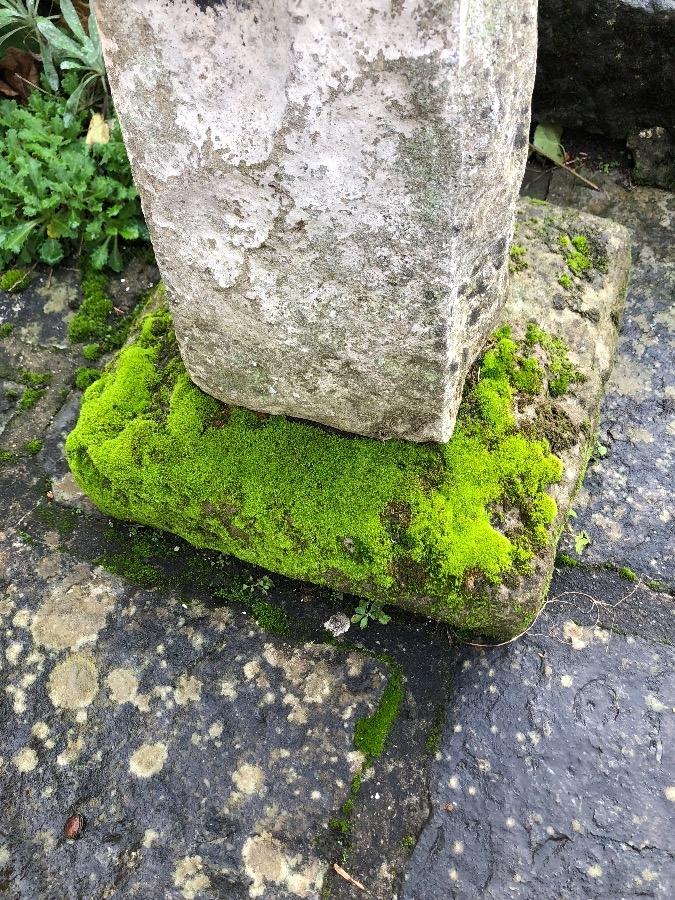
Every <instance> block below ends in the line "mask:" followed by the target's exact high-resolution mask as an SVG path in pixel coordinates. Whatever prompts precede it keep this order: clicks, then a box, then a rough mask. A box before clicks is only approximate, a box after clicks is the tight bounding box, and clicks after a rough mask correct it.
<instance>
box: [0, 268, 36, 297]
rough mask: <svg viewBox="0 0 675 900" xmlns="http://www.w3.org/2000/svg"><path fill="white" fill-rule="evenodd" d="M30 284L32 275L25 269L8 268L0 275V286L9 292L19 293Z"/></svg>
mask: <svg viewBox="0 0 675 900" xmlns="http://www.w3.org/2000/svg"><path fill="white" fill-rule="evenodd" d="M29 284H30V275H29V274H28V272H26V270H25V269H8V270H7V271H6V272H3V273H2V275H0V288H1V289H2V290H3V291H7V293H8V294H18V293H20V292H21V291H23V290H25V289H26V288H27V287H28V285H29Z"/></svg>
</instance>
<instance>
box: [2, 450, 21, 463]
mask: <svg viewBox="0 0 675 900" xmlns="http://www.w3.org/2000/svg"><path fill="white" fill-rule="evenodd" d="M17 461H18V457H17V455H16V453H10V452H9V450H0V466H12V465H14V463H15V462H17Z"/></svg>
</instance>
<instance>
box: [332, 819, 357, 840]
mask: <svg viewBox="0 0 675 900" xmlns="http://www.w3.org/2000/svg"><path fill="white" fill-rule="evenodd" d="M328 827H329V828H330V829H331V831H337V832H338V834H341V835H343V836H345V837H346V836H347V835H349V834H351V831H352V823H351V822H350V821H349V819H340V818H337V817H335V818H333V819H329V820H328Z"/></svg>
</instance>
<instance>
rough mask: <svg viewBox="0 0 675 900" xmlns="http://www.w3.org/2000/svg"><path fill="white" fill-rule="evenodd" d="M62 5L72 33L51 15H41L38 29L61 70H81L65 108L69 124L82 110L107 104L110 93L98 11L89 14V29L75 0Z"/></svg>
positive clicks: (65, 118)
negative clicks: (78, 12)
mask: <svg viewBox="0 0 675 900" xmlns="http://www.w3.org/2000/svg"><path fill="white" fill-rule="evenodd" d="M59 5H60V9H61V16H62V17H63V19H64V21H65V23H66V25H67V26H68V28H69V29H70V32H71V34H70V35H69V34H67V33H66V31H64V30H63V29H62V28H59V26H58V25H56V24H55V22H53V21H52V19H51V18H39V19H38V21H37V29H38V33H39V34H40V35H41V37H42V40H43V42H44V43H46V45H47V47H48V48H49V52H50V54H51V55H52V58H53V59H56V60H57V62H58V67H59V69H61V70H62V71H64V72H65V71H70V72H75V73H77V86H76V87H74V89H73V90H72V92H71V93H70V96H69V97H68V100H67V102H66V105H65V108H64V121H65V123H66V124H67V125H68V124H70V122H72V121H73V119H74V117H75V115H76V113H77V111H78V110H79V109H81V108H85V107H90V106H97V105H100V104H103V105H104V106H105V105H107V100H108V97H109V93H110V92H109V90H108V83H107V80H106V74H105V63H104V62H103V53H102V51H101V39H100V37H99V33H98V27H97V25H96V18H95V16H94V13H93V12H92V13H90V14H89V19H88V21H87V30H86V31H85V30H84V28H83V26H82V23H81V22H80V18H79V16H78V15H77V13H76V12H75V8H74V7H73V4H72V3H71V0H60V4H59ZM43 62H44V57H43Z"/></svg>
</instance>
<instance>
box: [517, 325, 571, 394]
mask: <svg viewBox="0 0 675 900" xmlns="http://www.w3.org/2000/svg"><path fill="white" fill-rule="evenodd" d="M525 343H526V345H527V346H529V347H533V346H534V345H538V346H539V347H541V349H542V350H544V351H545V352H546V354H547V356H548V366H547V379H548V392H549V394H550V395H551V396H552V397H560V396H562V394H566V393H567V391H568V390H569V388H570V386H571V385H572V384H579V383H581V382H583V381H585V376H584V375H583V374H582V373H581V372H580V371H579V370H578V369H577V368H576V367H575V366H574V365H573V363H572V362H571V361H570V359H569V357H568V355H567V353H568V351H567V346H566V345H565V343H564V342H563V341H561V340H560V338H557V337H553V336H552V335H550V334H548V333H547V332H545V331H542V329H541V328H539V327H538V326H537V325H535V324H534V322H530V323H529V324H528V326H527V334H526V336H525Z"/></svg>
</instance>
